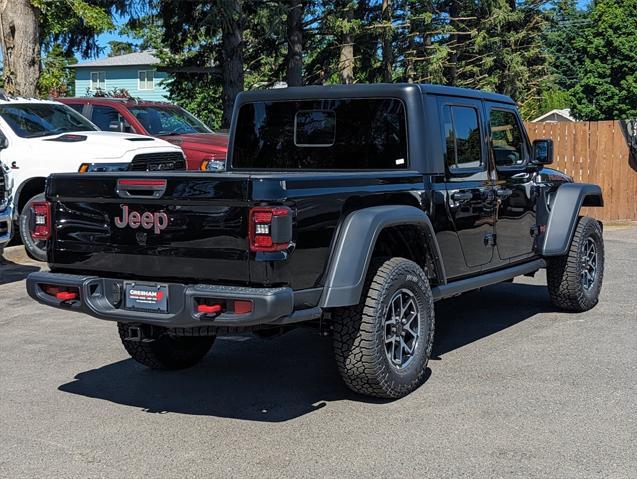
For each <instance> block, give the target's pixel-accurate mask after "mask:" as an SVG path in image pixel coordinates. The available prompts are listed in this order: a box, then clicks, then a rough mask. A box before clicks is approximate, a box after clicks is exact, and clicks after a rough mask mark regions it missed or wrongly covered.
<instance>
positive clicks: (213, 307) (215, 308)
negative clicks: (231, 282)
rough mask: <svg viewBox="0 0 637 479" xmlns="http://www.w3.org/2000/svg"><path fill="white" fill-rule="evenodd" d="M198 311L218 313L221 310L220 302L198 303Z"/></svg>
mask: <svg viewBox="0 0 637 479" xmlns="http://www.w3.org/2000/svg"><path fill="white" fill-rule="evenodd" d="M197 312H198V313H202V314H216V313H220V312H221V305H220V304H198V305H197Z"/></svg>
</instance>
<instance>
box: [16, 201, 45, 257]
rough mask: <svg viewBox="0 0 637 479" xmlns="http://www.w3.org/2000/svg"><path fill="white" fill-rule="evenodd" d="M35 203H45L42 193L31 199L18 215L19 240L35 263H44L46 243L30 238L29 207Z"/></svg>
mask: <svg viewBox="0 0 637 479" xmlns="http://www.w3.org/2000/svg"><path fill="white" fill-rule="evenodd" d="M36 201H45V197H44V193H42V194H39V195H36V196H34V197H33V198H31V199H30V200H29V201H28V202H27V204H26V205H24V208H22V212H21V213H20V238H21V239H22V244H24V248H25V249H26V251H27V254H28V255H29V257H31V258H32V259H35V260H37V261H46V260H47V255H46V241H42V240H34V239H33V238H32V237H31V229H32V227H33V225H32V224H31V205H32V204H33V203H34V202H36Z"/></svg>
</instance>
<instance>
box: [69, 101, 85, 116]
mask: <svg viewBox="0 0 637 479" xmlns="http://www.w3.org/2000/svg"><path fill="white" fill-rule="evenodd" d="M66 106H68V107H70V108H73V109H74V110H75V111H76V112H78V113H79V114H80V115H81V114H82V110H84V105H83V104H82V103H66Z"/></svg>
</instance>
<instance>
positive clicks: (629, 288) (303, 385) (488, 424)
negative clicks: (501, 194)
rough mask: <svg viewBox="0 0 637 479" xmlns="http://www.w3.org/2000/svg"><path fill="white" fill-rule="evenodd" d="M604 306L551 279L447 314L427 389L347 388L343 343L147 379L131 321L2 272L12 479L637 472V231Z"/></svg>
mask: <svg viewBox="0 0 637 479" xmlns="http://www.w3.org/2000/svg"><path fill="white" fill-rule="evenodd" d="M605 237H606V248H607V266H606V276H605V278H604V279H605V282H604V289H603V292H602V298H601V302H600V304H599V305H598V306H597V307H596V308H594V309H593V310H592V311H589V312H587V313H584V314H566V313H560V312H556V311H555V310H554V309H553V308H552V307H551V305H550V304H549V302H548V295H547V292H546V287H545V286H544V285H545V276H544V274H543V273H541V274H538V275H537V276H536V277H535V278H521V279H516V282H515V283H514V284H501V285H497V286H492V287H489V288H486V289H484V290H483V291H482V292H481V293H471V294H467V295H465V296H462V297H459V298H456V299H453V300H449V301H445V302H441V303H438V304H437V306H436V313H437V331H436V344H435V347H434V355H433V359H432V361H431V362H430V363H429V366H430V375H429V378H428V380H427V382H426V383H425V384H424V385H423V386H422V387H421V388H420V389H419V390H417V391H416V392H414V393H413V394H411V395H410V396H408V397H406V398H404V399H401V400H398V401H391V402H388V401H374V400H369V399H366V398H362V397H359V396H356V395H354V394H353V393H350V392H349V391H348V390H347V389H346V388H345V387H344V386H343V384H342V382H341V380H340V378H339V375H338V372H337V370H336V366H335V364H334V361H333V358H332V354H331V344H330V341H329V340H326V339H324V338H321V337H319V336H318V335H317V334H316V333H315V332H313V331H311V330H297V331H294V332H292V333H289V334H287V335H284V336H282V337H280V338H277V339H273V340H260V339H255V338H244V337H236V338H225V339H223V340H219V341H218V342H217V344H215V346H214V348H213V350H212V352H211V354H209V355H208V356H207V357H206V359H205V360H204V361H203V362H202V363H201V364H200V365H198V366H196V367H194V368H192V369H189V370H186V371H182V372H157V371H150V370H147V369H144V368H143V367H142V366H140V365H138V364H136V363H135V362H134V361H132V360H131V359H129V358H128V356H127V355H126V353H125V352H124V350H123V348H122V346H121V344H120V343H119V339H118V337H117V330H116V326H115V324H114V323H109V322H103V321H99V320H96V319H91V318H88V317H83V316H81V315H77V314H75V313H67V312H63V311H58V310H53V309H50V308H46V307H44V306H40V305H38V304H36V303H34V302H33V301H31V300H30V299H29V298H28V297H27V295H26V293H25V288H24V277H25V276H26V274H28V273H29V272H30V271H34V270H37V269H38V268H39V266H40V265H38V264H36V263H32V262H29V261H28V260H26V259H25V258H24V257H22V256H21V255H20V252H19V251H20V250H19V249H18V248H17V247H14V248H10V249H8V250H7V255H6V256H7V258H8V259H9V260H8V261H7V262H5V263H4V264H3V265H2V266H0V477H7V478H20V477H78V478H80V477H81V478H85V477H109V478H110V477H114V478H115V477H117V478H119V477H121V478H131V477H142V476H148V477H224V478H227V477H259V478H268V477H371V476H372V475H373V476H375V477H423V476H431V477H436V478H446V477H450V478H451V477H453V478H460V477H470V478H475V477H489V478H496V477H503V478H510V477H520V478H533V477H537V478H546V477H551V478H575V477H581V478H596V477H599V478H635V477H637V386H636V384H637V381H636V380H635V378H636V377H637V334H636V327H637V229H635V228H625V229H612V230H609V231H607V232H606V233H605Z"/></svg>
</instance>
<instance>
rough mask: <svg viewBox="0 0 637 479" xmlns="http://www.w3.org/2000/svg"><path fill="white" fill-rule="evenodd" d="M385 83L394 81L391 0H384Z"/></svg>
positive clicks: (383, 61)
mask: <svg viewBox="0 0 637 479" xmlns="http://www.w3.org/2000/svg"><path fill="white" fill-rule="evenodd" d="M381 16H382V20H383V60H382V63H383V81H384V82H386V83H390V82H391V81H392V79H393V67H394V51H393V49H392V32H393V27H392V19H393V10H392V2H391V0H383V4H382V14H381Z"/></svg>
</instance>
